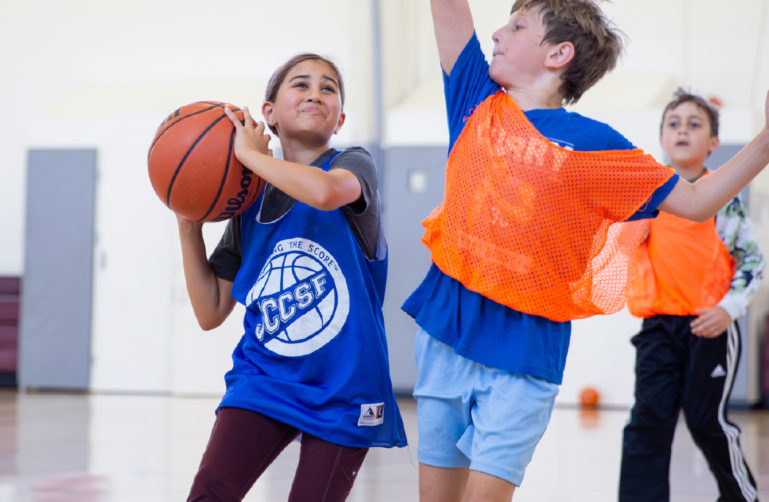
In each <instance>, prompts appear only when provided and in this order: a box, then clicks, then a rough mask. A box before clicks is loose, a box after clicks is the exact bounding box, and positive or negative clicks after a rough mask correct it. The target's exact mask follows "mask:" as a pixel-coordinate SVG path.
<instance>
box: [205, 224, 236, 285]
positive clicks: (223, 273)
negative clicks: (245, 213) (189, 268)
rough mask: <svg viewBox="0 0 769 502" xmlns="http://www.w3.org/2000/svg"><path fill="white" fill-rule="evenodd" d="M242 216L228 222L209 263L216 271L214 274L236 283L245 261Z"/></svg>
mask: <svg viewBox="0 0 769 502" xmlns="http://www.w3.org/2000/svg"><path fill="white" fill-rule="evenodd" d="M240 222H241V217H240V215H238V216H235V217H234V218H232V219H230V220H229V221H228V222H227V226H226V227H225V228H224V233H223V234H222V237H221V239H219V243H218V244H217V245H216V248H214V251H213V252H212V253H211V256H209V258H208V263H209V264H210V265H211V268H212V269H213V271H214V274H215V275H216V276H217V277H219V278H221V279H224V280H226V281H231V282H234V281H235V276H236V275H238V270H239V269H240V264H241V262H242V260H243V254H242V251H241V248H240V232H241V229H240Z"/></svg>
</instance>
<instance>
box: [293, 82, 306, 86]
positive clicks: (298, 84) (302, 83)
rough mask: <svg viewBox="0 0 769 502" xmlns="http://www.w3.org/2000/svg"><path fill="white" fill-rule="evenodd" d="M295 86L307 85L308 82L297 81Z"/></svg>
mask: <svg viewBox="0 0 769 502" xmlns="http://www.w3.org/2000/svg"><path fill="white" fill-rule="evenodd" d="M294 87H307V84H305V83H304V82H296V83H295V84H294Z"/></svg>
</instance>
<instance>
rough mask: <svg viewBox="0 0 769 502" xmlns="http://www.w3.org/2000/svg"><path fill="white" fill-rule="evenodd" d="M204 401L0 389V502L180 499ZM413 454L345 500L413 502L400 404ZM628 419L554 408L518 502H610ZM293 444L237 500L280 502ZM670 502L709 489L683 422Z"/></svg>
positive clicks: (739, 419) (766, 484) (196, 456)
mask: <svg viewBox="0 0 769 502" xmlns="http://www.w3.org/2000/svg"><path fill="white" fill-rule="evenodd" d="M217 401H218V400H217V399H216V398H214V397H210V398H209V397H206V398H201V397H167V396H145V395H141V396H136V395H100V394H85V395H83V394H57V393H51V394H49V393H16V392H12V391H0V501H3V502H5V501H8V502H11V501H13V502H108V501H109V502H155V501H157V502H161V501H162V502H167V501H183V500H184V499H185V497H186V494H187V490H188V488H189V484H190V481H191V480H192V477H193V475H194V473H195V471H196V468H197V464H198V462H199V460H200V455H201V453H202V451H203V447H204V445H205V442H206V440H207V439H208V434H209V432H210V428H211V424H212V423H213V409H214V407H215V406H216V403H217ZM401 408H402V411H403V415H404V420H405V422H406V428H407V433H408V435H409V439H410V441H411V444H412V446H411V448H410V450H409V449H406V448H403V449H392V450H385V449H374V450H372V451H371V453H369V456H368V457H367V459H366V462H365V463H364V465H363V469H361V472H360V475H359V477H358V480H357V482H356V485H355V487H354V488H353V491H352V494H351V496H350V498H349V500H350V501H352V502H363V501H366V502H379V501H381V502H385V501H387V502H391V501H397V502H409V501H416V500H417V469H416V467H415V464H416V443H417V440H418V438H417V435H416V429H415V427H416V406H415V404H414V402H413V401H412V400H411V399H408V398H404V399H402V400H401ZM626 418H627V410H626V409H602V410H597V411H593V412H585V411H582V410H579V409H575V408H571V407H563V406H557V407H556V409H555V411H554V412H553V418H552V421H551V424H550V427H549V429H548V431H547V432H546V433H545V437H544V438H543V440H542V442H541V443H540V446H539V448H538V449H537V452H536V453H535V456H534V460H533V461H532V464H531V465H530V467H529V470H528V472H527V475H526V479H525V480H524V483H523V485H522V486H521V487H520V489H519V490H518V491H517V492H516V496H515V500H516V501H553V502H556V501H557V502H569V501H574V502H586V501H589V502H600V501H612V500H616V486H617V473H618V471H619V459H620V441H621V435H622V426H623V425H624V422H625V420H626ZM731 419H732V421H734V422H736V423H737V424H738V425H739V426H740V427H741V428H742V430H743V436H742V441H743V446H744V449H745V453H746V455H747V457H748V460H749V462H750V467H751V469H752V470H753V473H754V475H755V476H756V477H757V481H758V483H759V490H760V497H761V498H762V499H765V500H769V413H767V412H765V411H732V412H731ZM297 453H298V445H297V444H296V443H294V444H292V445H291V446H289V448H288V449H287V450H286V451H285V452H284V453H283V454H282V455H281V456H280V457H279V458H278V459H277V460H276V462H275V463H274V464H273V465H272V466H271V467H270V468H269V470H268V471H267V472H266V473H265V475H264V476H263V477H262V478H261V479H259V480H258V481H257V483H256V485H255V486H254V488H253V489H252V490H251V492H250V493H249V494H248V496H247V497H246V500H247V501H251V502H255V501H281V500H285V498H286V494H287V492H288V489H289V486H290V482H291V479H292V476H293V469H294V466H295V462H296V458H297ZM671 484H672V491H673V495H672V500H673V501H678V502H695V501H697V502H699V501H712V500H715V498H716V488H715V483H714V482H713V481H712V479H711V477H710V473H709V471H708V468H707V465H706V464H705V461H704V459H703V458H702V456H701V455H700V454H699V452H698V451H697V450H696V449H695V448H694V447H693V445H692V441H691V438H690V437H689V434H688V432H687V431H686V429H685V427H683V424H681V426H679V429H678V434H677V435H676V439H675V443H674V445H673V467H672V472H671Z"/></svg>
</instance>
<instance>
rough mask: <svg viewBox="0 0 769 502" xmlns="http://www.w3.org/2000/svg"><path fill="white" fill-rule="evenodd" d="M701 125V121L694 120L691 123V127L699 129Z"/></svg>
mask: <svg viewBox="0 0 769 502" xmlns="http://www.w3.org/2000/svg"><path fill="white" fill-rule="evenodd" d="M700 126H701V124H700V123H699V122H692V123H691V124H689V127H691V128H692V129H698V128H699V127H700Z"/></svg>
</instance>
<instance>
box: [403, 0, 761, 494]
mask: <svg viewBox="0 0 769 502" xmlns="http://www.w3.org/2000/svg"><path fill="white" fill-rule="evenodd" d="M431 6H432V14H433V22H434V27H435V35H436V40H437V44H438V52H439V57H440V62H441V67H442V69H443V72H444V89H445V95H446V105H447V113H448V122H449V130H450V152H451V153H450V156H449V161H448V165H447V180H446V192H445V195H444V203H443V204H442V205H441V206H439V207H438V208H436V210H435V211H434V212H433V214H431V216H430V217H429V218H428V219H427V220H426V221H425V226H426V227H427V232H426V234H425V237H424V239H423V240H424V241H425V243H426V245H427V246H428V247H430V249H431V254H432V258H433V263H432V264H431V266H430V269H429V271H428V273H427V276H426V277H425V279H424V280H423V282H422V283H421V284H420V286H419V287H418V288H417V289H416V290H415V291H414V293H413V294H412V295H411V296H410V297H409V298H408V299H407V300H406V302H405V303H404V305H403V309H404V310H405V311H406V312H407V313H408V314H409V315H411V316H412V317H414V318H415V320H416V322H417V324H419V326H420V330H419V332H418V334H417V340H416V344H415V355H416V358H417V365H418V368H419V375H418V378H417V382H416V385H415V389H414V396H415V398H416V399H417V402H418V421H419V447H418V458H419V462H420V475H419V480H420V499H421V500H422V501H441V502H445V501H453V500H456V501H459V500H510V499H511V498H512V495H513V492H514V490H515V487H516V486H518V485H520V483H521V481H522V479H523V475H524V471H525V469H526V466H527V465H528V463H529V462H530V460H531V457H532V455H533V452H534V448H535V446H536V444H537V443H538V441H539V439H540V438H541V437H542V434H543V433H544V431H545V428H546V427H547V423H548V421H549V418H550V413H551V410H552V407H553V403H554V400H555V397H556V395H557V393H558V385H559V384H560V383H561V380H562V376H563V368H564V364H565V360H566V353H567V351H568V346H569V337H570V329H571V328H570V323H569V321H570V320H571V319H575V318H580V317H587V316H589V315H594V314H596V313H609V312H612V311H616V310H619V309H620V308H621V307H622V305H623V304H624V300H623V295H622V291H624V278H623V277H619V278H617V277H616V276H617V273H614V272H617V271H621V270H622V264H623V263H624V264H625V265H626V264H627V261H626V260H625V261H624V262H623V261H622V256H625V257H626V256H627V254H628V249H629V248H625V249H624V250H623V249H622V248H621V246H619V245H615V242H618V241H619V240H621V239H618V238H617V235H618V233H620V234H621V233H622V231H621V230H616V229H617V228H618V226H617V225H612V224H613V223H615V222H621V221H625V220H630V219H639V218H650V217H654V216H655V215H656V214H657V210H659V209H661V210H665V211H667V212H670V213H672V214H676V215H678V216H681V217H685V218H689V219H695V220H703V219H708V218H710V217H712V216H713V215H714V214H715V213H716V211H718V209H719V208H720V207H721V206H723V205H724V204H725V203H726V202H728V200H730V199H731V197H733V196H734V195H735V194H736V193H738V192H739V191H740V190H741V189H742V188H743V187H744V186H745V185H746V184H747V183H748V182H749V181H750V179H752V177H753V176H755V175H756V174H757V173H758V172H759V171H760V170H761V169H762V168H763V167H764V166H765V165H766V164H767V163H768V162H769V129H767V128H764V129H763V130H762V131H761V133H760V134H759V135H758V136H757V137H756V139H754V140H753V141H752V142H751V143H750V144H749V145H748V146H747V147H746V148H745V150H744V151H743V152H741V153H740V154H739V155H737V156H736V157H735V159H733V161H731V162H730V163H729V164H730V165H727V166H724V168H722V169H719V171H718V172H716V173H714V174H713V175H711V176H708V177H707V179H703V180H701V181H699V182H698V183H697V184H696V185H691V184H689V183H687V182H686V181H683V180H681V179H679V177H678V176H677V175H676V174H675V173H674V172H672V170H670V169H669V168H666V167H664V166H659V165H657V164H656V163H654V162H653V161H651V160H650V159H648V158H646V157H647V156H642V155H638V154H637V150H634V149H633V145H632V144H631V143H630V142H629V141H628V140H627V139H625V138H624V137H623V136H622V135H621V134H619V133H618V132H616V131H614V130H613V129H612V128H611V127H609V126H608V125H606V124H602V123H600V122H597V121H594V120H592V119H589V118H587V117H583V116H581V115H579V114H576V113H571V112H567V111H566V110H564V109H563V108H562V107H563V105H564V104H568V103H573V102H576V101H577V100H578V99H579V98H580V97H581V95H582V93H584V91H585V90H587V89H588V88H589V87H590V86H592V85H593V84H594V83H595V82H597V81H598V80H599V79H600V78H601V77H602V76H603V75H604V74H605V73H606V72H607V71H609V70H610V69H612V68H613V67H614V64H615V62H616V60H617V57H618V56H619V54H620V52H621V48H622V47H621V42H620V39H619V36H618V35H617V33H616V31H615V30H614V29H613V28H612V27H611V25H610V23H609V22H608V21H607V20H606V18H605V17H604V16H603V14H602V13H601V11H600V9H599V8H598V7H597V6H596V5H595V3H594V2H592V1H590V0H566V1H564V0H557V1H556V0H517V1H516V2H515V4H514V5H513V8H512V11H511V16H510V18H509V20H508V22H507V23H506V24H505V25H504V26H503V27H502V28H500V29H499V30H497V31H496V32H495V33H494V35H493V37H492V38H493V40H494V52H493V54H492V60H491V63H490V64H488V63H487V62H486V60H485V57H484V55H483V53H482V52H481V49H480V44H479V42H478V39H477V38H476V35H475V31H474V26H473V20H472V16H471V13H470V8H469V5H468V2H467V0H431ZM521 112H523V113H521ZM532 125H533V127H532ZM597 151H611V152H609V153H610V154H611V155H613V157H612V158H608V157H607V155H605V154H595V152H597ZM623 151H625V152H626V153H625V152H623ZM607 159H608V160H607ZM615 165H616V166H617V167H616V169H615V168H614V167H615ZM594 173H598V175H595V174H594ZM604 192H605V193H604ZM619 227H621V225H620V226H619ZM631 240H632V239H631ZM635 242H636V244H637V240H636V241H635ZM606 250H608V254H611V255H612V256H613V257H614V258H612V259H615V258H616V259H618V260H619V262H618V263H619V265H617V266H615V267H614V268H607V267H601V266H599V265H600V263H603V262H604V261H606V260H603V259H604V258H605V256H604V254H603V253H604V251H606ZM617 257H618V258H617ZM608 261H611V260H608ZM625 270H626V268H625ZM607 271H611V272H613V273H612V274H607V273H606V272H607ZM619 275H622V274H619ZM540 280H541V282H540ZM605 284H608V285H610V286H612V287H613V288H614V289H611V288H608V289H605V288H603V285H605ZM593 289H595V291H593ZM562 290H566V293H564V291H562ZM586 290H589V291H587V292H586ZM617 292H619V293H617ZM564 295H565V296H564ZM564 298H565V299H564Z"/></svg>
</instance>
